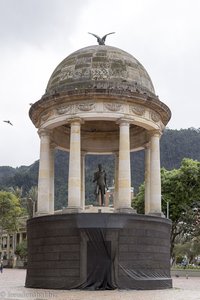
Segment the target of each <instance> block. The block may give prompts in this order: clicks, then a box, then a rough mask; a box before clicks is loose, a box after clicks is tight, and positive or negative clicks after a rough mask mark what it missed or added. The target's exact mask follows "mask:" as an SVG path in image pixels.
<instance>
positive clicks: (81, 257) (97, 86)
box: [26, 45, 172, 289]
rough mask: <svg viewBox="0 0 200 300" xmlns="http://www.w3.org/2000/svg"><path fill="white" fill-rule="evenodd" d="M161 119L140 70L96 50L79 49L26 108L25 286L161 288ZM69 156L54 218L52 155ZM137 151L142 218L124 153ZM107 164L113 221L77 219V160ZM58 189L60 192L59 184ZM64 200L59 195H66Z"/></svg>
mask: <svg viewBox="0 0 200 300" xmlns="http://www.w3.org/2000/svg"><path fill="white" fill-rule="evenodd" d="M170 117H171V112H170V110H169V108H168V107H167V106H166V105H165V104H164V103H163V102H161V101H160V100H159V98H158V97H157V96H156V95H155V91H154V87H153V84H152V81H151V78H150V77H149V75H148V73H147V71H146V70H145V68H144V67H143V66H142V65H141V64H140V63H139V62H138V61H137V60H136V59H135V58H134V57H133V56H132V55H130V54H129V53H127V52H125V51H123V50H121V49H118V48H115V47H111V46H106V45H96V46H90V47H86V48H83V49H80V50H78V51H76V52H74V53H72V54H71V55H69V56H68V57H66V58H65V59H64V60H63V61H62V62H61V63H60V64H59V65H58V66H57V68H56V69H55V71H54V72H53V74H52V75H51V77H50V79H49V82H48V85H47V88H46V92H45V94H44V95H43V96H42V98H41V99H40V100H39V101H37V102H35V103H34V104H33V105H32V106H31V108H30V118H31V120H32V122H33V123H34V125H35V127H36V128H38V133H39V136H40V164H39V179H38V203H37V214H36V215H37V217H35V218H33V219H31V220H29V221H28V224H27V227H28V252H29V255H28V268H27V278H26V286H27V287H38V288H57V289H70V288H93V289H107V288H131V289H156V288H169V287H171V285H172V283H171V278H170V242H169V240H170V229H171V222H170V221H169V220H168V219H166V218H164V216H163V213H162V210H161V179H160V147H159V140H160V136H161V134H162V132H163V130H164V128H165V126H166V124H167V123H168V121H169V119H170ZM55 148H58V149H62V150H65V151H68V152H69V176H68V177H69V179H68V203H67V200H66V208H65V209H63V211H62V212H61V213H59V214H57V213H56V214H54V149H55ZM141 149H145V215H138V214H137V213H136V212H135V211H134V210H133V209H132V208H131V172H130V152H131V151H138V150H141ZM87 154H114V155H115V192H114V210H113V213H109V212H106V211H105V212H104V210H103V209H102V213H90V212H87V210H85V155H87ZM66 184H67V183H66ZM66 199H67V195H66Z"/></svg>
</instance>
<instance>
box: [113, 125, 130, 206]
mask: <svg viewBox="0 0 200 300" xmlns="http://www.w3.org/2000/svg"><path fill="white" fill-rule="evenodd" d="M129 127H130V124H129V122H128V121H126V120H120V122H119V170H118V203H117V205H116V211H118V212H133V209H132V208H131V168H130V131H129Z"/></svg>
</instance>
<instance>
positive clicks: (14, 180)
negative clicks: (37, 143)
mask: <svg viewBox="0 0 200 300" xmlns="http://www.w3.org/2000/svg"><path fill="white" fill-rule="evenodd" d="M160 153H161V166H162V167H165V168H166V169H168V170H171V169H174V168H179V166H180V164H181V161H182V159H183V158H192V159H194V160H199V161H200V129H195V128H189V129H181V130H174V129H166V130H165V131H164V133H163V136H162V137H161V142H160ZM68 163H69V154H68V153H67V152H64V151H60V150H56V153H55V208H56V209H59V208H62V207H63V206H66V205H67V181H68ZM98 163H101V164H102V165H103V168H104V169H105V171H106V173H107V179H108V186H112V185H113V180H114V169H115V161H114V156H113V155H87V156H86V160H85V182H86V183H85V185H86V186H85V190H86V203H88V204H89V203H93V202H94V198H95V197H94V184H93V182H92V180H93V174H94V172H95V171H96V170H97V165H98ZM38 168H39V161H36V162H34V163H33V164H32V165H30V166H21V167H18V168H12V167H10V166H1V167H0V189H7V188H9V187H11V186H12V187H16V186H18V187H20V188H21V187H22V190H23V195H25V194H26V192H28V191H29V190H30V188H31V187H32V186H36V185H37V181H38ZM131 178H132V186H133V187H134V191H135V193H137V191H138V187H139V186H140V184H141V183H142V182H143V181H144V151H143V150H142V151H138V152H133V153H131Z"/></svg>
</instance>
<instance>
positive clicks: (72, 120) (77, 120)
mask: <svg viewBox="0 0 200 300" xmlns="http://www.w3.org/2000/svg"><path fill="white" fill-rule="evenodd" d="M67 123H70V124H76V125H81V124H84V120H83V119H82V118H78V117H76V118H70V119H67Z"/></svg>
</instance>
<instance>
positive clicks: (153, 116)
mask: <svg viewBox="0 0 200 300" xmlns="http://www.w3.org/2000/svg"><path fill="white" fill-rule="evenodd" d="M150 115H151V119H152V121H154V122H156V123H157V122H159V121H160V115H159V114H158V113H157V112H155V111H151V113H150Z"/></svg>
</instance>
